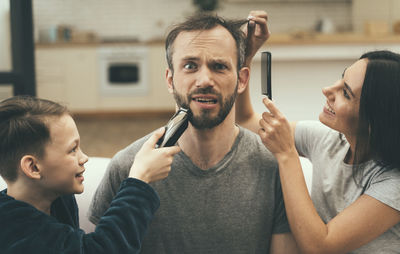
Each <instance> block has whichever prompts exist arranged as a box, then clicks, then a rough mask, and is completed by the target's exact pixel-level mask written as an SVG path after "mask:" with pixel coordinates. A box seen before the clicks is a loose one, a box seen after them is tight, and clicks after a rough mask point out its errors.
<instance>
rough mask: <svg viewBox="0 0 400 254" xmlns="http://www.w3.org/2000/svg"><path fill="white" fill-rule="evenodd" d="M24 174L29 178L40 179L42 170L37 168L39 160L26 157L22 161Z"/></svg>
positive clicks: (21, 165)
mask: <svg viewBox="0 0 400 254" xmlns="http://www.w3.org/2000/svg"><path fill="white" fill-rule="evenodd" d="M20 167H21V170H22V172H23V173H24V174H25V175H26V176H27V177H29V178H32V179H40V178H41V175H40V170H39V169H38V167H37V159H36V157H35V156H32V155H24V157H22V159H21V161H20Z"/></svg>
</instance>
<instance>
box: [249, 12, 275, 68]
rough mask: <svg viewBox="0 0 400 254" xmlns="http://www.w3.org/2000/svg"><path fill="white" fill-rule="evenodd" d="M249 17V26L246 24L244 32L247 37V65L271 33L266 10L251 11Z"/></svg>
mask: <svg viewBox="0 0 400 254" xmlns="http://www.w3.org/2000/svg"><path fill="white" fill-rule="evenodd" d="M247 19H248V20H249V26H247V25H246V26H245V27H244V29H243V32H244V33H245V35H246V37H247V45H246V59H245V66H247V67H248V66H250V63H251V60H252V59H253V57H254V55H255V54H256V53H257V51H258V50H259V49H260V47H261V46H262V45H263V44H264V42H265V41H266V40H267V39H268V38H269V36H270V34H271V33H270V31H269V29H268V26H267V21H268V14H267V13H266V12H265V11H251V12H250V13H249V16H248V18H247Z"/></svg>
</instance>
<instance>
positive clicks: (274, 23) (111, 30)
mask: <svg viewBox="0 0 400 254" xmlns="http://www.w3.org/2000/svg"><path fill="white" fill-rule="evenodd" d="M33 8H34V22H35V30H36V34H38V31H39V30H41V29H47V28H50V27H52V26H53V27H54V26H57V25H62V24H68V25H73V26H74V27H75V28H77V29H81V30H85V31H86V30H90V31H94V32H96V33H98V34H99V35H100V36H102V37H103V36H105V37H111V36H128V37H138V38H139V39H144V40H146V39H151V38H154V37H156V38H160V37H163V36H164V35H165V31H166V30H167V28H168V27H169V26H170V25H171V24H173V23H176V22H177V21H180V20H181V19H182V18H183V17H185V16H188V15H190V14H193V13H194V12H195V7H194V6H193V5H192V0H151V1H149V0H85V1H82V0H68V1H65V0H51V1H49V0H33ZM255 9H261V10H266V11H267V12H268V13H269V15H270V27H271V30H272V31H273V32H275V33H278V32H288V31H293V30H309V29H312V28H313V27H314V26H315V24H316V23H317V20H318V19H320V18H321V17H328V18H330V19H331V20H332V21H333V22H334V24H335V25H336V26H337V27H338V28H340V29H350V28H351V13H352V12H351V2H350V1H338V2H335V1H333V2H331V1H322V2H316V1H314V2H313V1H311V2H310V1H306V2H303V3H301V2H300V3H293V2H290V3H288V2H285V1H282V2H276V1H275V2H264V3H263V2H251V1H248V3H246V2H240V1H239V2H234V3H232V2H229V1H223V0H221V1H220V8H219V9H218V10H217V12H218V13H219V14H220V15H222V16H224V17H230V18H233V17H234V18H242V17H243V18H245V17H247V14H248V13H249V11H250V10H255Z"/></svg>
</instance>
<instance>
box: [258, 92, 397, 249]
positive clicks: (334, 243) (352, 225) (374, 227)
mask: <svg viewBox="0 0 400 254" xmlns="http://www.w3.org/2000/svg"><path fill="white" fill-rule="evenodd" d="M264 103H265V105H266V107H267V108H268V109H269V111H270V112H271V113H267V112H266V113H263V116H262V117H263V119H262V120H261V121H260V125H261V127H262V129H260V130H259V135H260V137H261V139H262V140H263V143H264V144H265V145H266V146H267V147H268V149H269V150H270V151H271V152H272V153H273V154H274V156H275V157H276V159H277V160H278V164H279V173H280V178H281V184H282V192H283V197H284V200H285V207H286V213H287V216H288V220H289V224H290V226H291V229H292V233H293V235H294V237H295V239H296V242H297V244H298V246H299V248H300V249H301V250H302V251H303V252H304V253H347V252H349V251H351V250H354V249H356V248H359V247H360V246H362V245H365V244H366V243H368V242H370V241H372V240H373V239H375V238H377V237H378V236H379V235H381V234H382V233H384V232H385V231H386V230H388V229H389V228H391V227H393V226H394V225H396V224H397V223H398V222H400V212H399V211H397V210H395V209H393V208H391V207H389V206H387V205H385V204H383V203H382V202H380V201H378V200H376V199H374V198H372V197H370V196H368V195H362V196H361V197H360V198H358V199H357V200H356V201H355V202H354V203H353V204H352V205H350V206H349V207H347V208H346V209H345V210H343V211H342V212H340V213H339V214H338V215H337V216H336V217H334V218H333V219H332V220H331V221H329V222H328V223H327V224H326V223H324V222H323V221H322V219H321V218H320V217H319V215H318V213H317V211H316V209H315V207H314V205H313V203H312V201H311V198H310V195H309V194H308V191H307V187H306V183H305V180H304V176H303V173H302V170H301V165H300V160H299V157H298V154H297V151H296V149H295V145H294V137H293V132H292V130H291V129H292V128H291V127H290V124H289V123H288V122H287V120H286V119H285V117H284V116H283V115H282V114H281V113H280V112H279V110H278V109H277V108H276V107H275V105H274V104H273V103H272V102H271V101H270V100H268V99H265V100H264ZM366 211H367V212H366Z"/></svg>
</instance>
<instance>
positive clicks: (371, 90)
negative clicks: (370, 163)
mask: <svg viewBox="0 0 400 254" xmlns="http://www.w3.org/2000/svg"><path fill="white" fill-rule="evenodd" d="M360 59H367V60H368V63H367V69H366V73H365V78H364V84H363V86H362V90H361V97H360V109H359V123H358V132H357V144H356V148H355V155H354V156H355V157H354V162H355V164H354V165H355V166H354V167H353V176H354V177H355V179H356V183H358V184H361V179H360V177H362V174H363V172H362V168H361V167H357V164H359V163H360V162H364V161H366V160H369V159H373V160H374V161H375V162H376V163H378V164H379V165H380V166H382V167H385V168H398V169H400V152H399V148H400V55H399V54H396V53H393V52H390V51H372V52H368V53H365V54H364V55H362V56H361V57H360Z"/></svg>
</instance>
